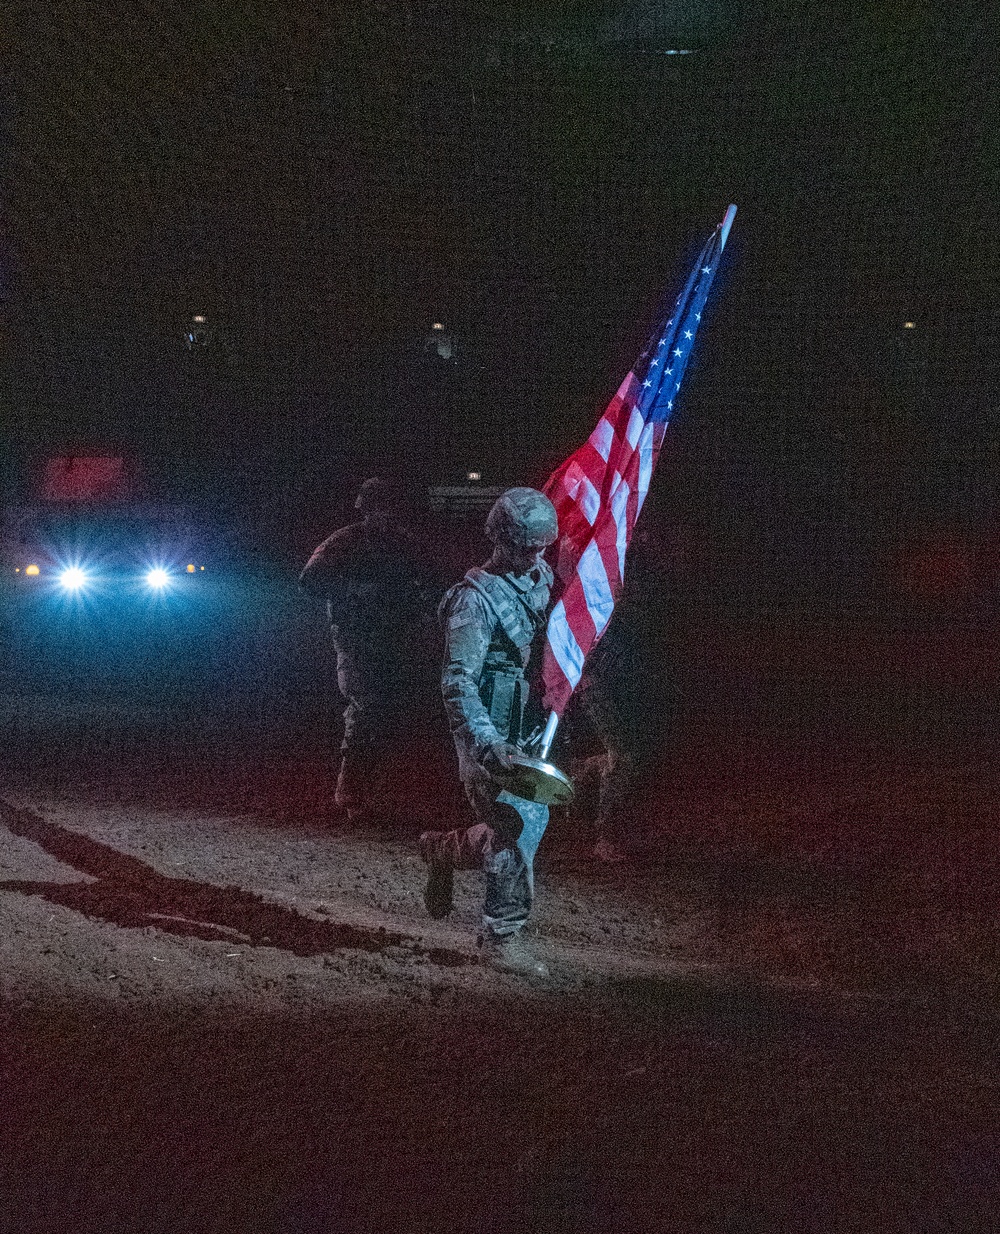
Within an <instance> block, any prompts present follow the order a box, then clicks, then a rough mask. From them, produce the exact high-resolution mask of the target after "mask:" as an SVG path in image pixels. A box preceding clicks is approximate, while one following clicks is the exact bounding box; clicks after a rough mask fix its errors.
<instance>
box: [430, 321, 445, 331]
mask: <svg viewBox="0 0 1000 1234" xmlns="http://www.w3.org/2000/svg"><path fill="white" fill-rule="evenodd" d="M431 329H432V330H443V329H444V322H443V321H435V322H432V324H431Z"/></svg>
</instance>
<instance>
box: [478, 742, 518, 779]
mask: <svg viewBox="0 0 1000 1234" xmlns="http://www.w3.org/2000/svg"><path fill="white" fill-rule="evenodd" d="M519 753H520V751H519V750H518V748H517V746H512V745H511V744H510V742H509V741H495V742H494V743H493V744H492V745H491V746H490V748H489V749H488V750H487V751H486V753H485V754H484V755H483V770H484V771H485V772H486V773H487V775H493V774H494V773H495V772H498V771H500V772H503V771H510V769H511V768H512V767H513V766H514V763H513V759H514V758H515V757H516V756H517V755H518V754H519Z"/></svg>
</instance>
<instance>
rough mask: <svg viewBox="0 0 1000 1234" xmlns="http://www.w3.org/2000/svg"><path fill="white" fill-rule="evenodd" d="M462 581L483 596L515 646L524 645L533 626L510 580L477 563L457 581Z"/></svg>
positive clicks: (531, 635) (532, 631)
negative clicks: (483, 568)
mask: <svg viewBox="0 0 1000 1234" xmlns="http://www.w3.org/2000/svg"><path fill="white" fill-rule="evenodd" d="M463 584H464V585H465V586H467V587H471V588H472V589H473V590H474V591H477V592H478V593H479V594H480V595H481V596H482V597H483V599H484V600H485V601H486V603H487V604H488V605H489V606H490V608H491V609H492V610H493V612H494V613H495V614H496V618H497V621H499V622H500V625H501V626H502V627H503V630H504V633H505V634H506V635H507V637H508V638H509V639H510V640H511V642H513V644H514V646H515V647H525V646H527V644H528V643H530V642H531V640H532V639H533V637H534V634H535V627H534V625H533V623H532V621H531V617H530V616H529V614H528V611H527V609H526V608H525V606H524V604H523V603H522V602H521V600H520V599H519V597H518V594H517V592H516V591H515V590H514V588H513V587H511V586H510V584H509V583H506V582H505V581H504V580H503V579H502V578H500V577H499V576H498V575H496V574H490V572H489V571H488V570H481V569H480V568H479V567H478V566H476V567H474V568H473V569H471V570H469V571H468V572H467V573H466V575H465V578H463V579H462V582H461V583H459V584H458V585H459V586H460V587H461V586H462V585H463Z"/></svg>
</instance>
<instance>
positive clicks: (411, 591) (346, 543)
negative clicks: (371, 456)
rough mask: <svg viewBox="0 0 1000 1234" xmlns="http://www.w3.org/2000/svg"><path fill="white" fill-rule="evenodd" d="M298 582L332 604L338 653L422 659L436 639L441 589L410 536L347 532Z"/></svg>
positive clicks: (361, 529) (328, 544)
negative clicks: (435, 627) (436, 620)
mask: <svg viewBox="0 0 1000 1234" xmlns="http://www.w3.org/2000/svg"><path fill="white" fill-rule="evenodd" d="M299 582H300V584H301V586H302V588H303V589H304V590H305V591H307V592H309V593H310V594H311V595H315V596H319V597H321V598H323V599H325V600H326V604H327V614H328V616H329V618H330V628H331V630H332V632H333V640H334V644H335V645H336V647H337V650H338V652H343V653H346V654H348V655H359V654H360V655H363V656H364V657H365V658H366V659H369V658H371V657H373V656H374V657H376V658H379V657H383V658H387V659H390V660H391V659H398V658H400V657H405V656H407V655H408V654H414V655H417V654H421V653H422V652H423V650H424V649H425V648H426V646H427V645H428V644H429V642H432V641H434V639H433V633H432V632H433V615H434V609H435V606H436V603H437V599H438V597H439V596H440V594H441V589H440V587H438V586H437V583H436V579H435V578H434V575H433V571H432V570H431V569H430V568H429V566H428V564H427V562H426V560H423V559H422V555H421V554H420V552H419V551H418V549H417V546H416V543H415V540H414V537H413V536H412V535H410V534H409V533H408V532H406V531H397V532H396V533H395V534H393V535H388V536H387V535H379V534H377V533H373V532H372V531H371V529H369V528H368V527H366V526H365V524H364V523H352V524H351V525H350V526H348V527H342V528H341V529H340V530H339V531H335V532H334V533H333V535H332V536H329V537H328V538H327V539H326V540H324V541H323V543H322V544H321V545H320V546H319V547H318V548H317V549H316V551H315V552H314V553H313V555H312V556H311V557H310V558H309V560H308V562H307V563H306V566H305V569H304V570H303V571H302V574H301V576H300V578H299Z"/></svg>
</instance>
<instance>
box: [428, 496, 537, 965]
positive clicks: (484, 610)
mask: <svg viewBox="0 0 1000 1234" xmlns="http://www.w3.org/2000/svg"><path fill="white" fill-rule="evenodd" d="M510 494H513V495H514V497H515V500H517V499H518V497H517V495H525V494H527V495H528V497H523V496H522V497H521V498H520V500H522V501H523V502H525V503H526V505H527V506H528V507H529V514H530V513H531V508H530V507H531V501H532V500H535V501H536V502H537V503H538V507H539V508H542V513H543V514H544V516H545V522H544V526H543V527H542V528H540V529H539V527H538V526H534V527H531V526H529V527H528V532H529V533H530V534H534V535H537V536H539V537H540V544H539V546H538V550H536V551H533V552H531V553H530V555H529V557H528V558H527V559H526V562H525V568H524V569H523V570H519V571H515V570H511V571H508V572H505V573H497V572H495V571H494V570H493V569H491V568H490V566H492V565H493V564H494V562H492V561H491V562H490V563H488V564H487V567H485V568H482V569H473V570H470V571H469V572H468V573H467V574H466V575H465V577H464V578H463V579H462V581H461V582H459V583H457V584H456V585H455V586H454V587H452V588H451V590H450V591H448V592H447V593H446V595H445V597H444V600H443V601H442V603H441V608H440V610H439V611H440V618H441V624H442V626H443V628H444V637H445V656H444V666H443V669H442V679H441V692H442V696H443V698H444V704H445V710H446V711H447V713H448V718H449V722H450V724H451V731H452V737H453V739H454V742H455V748H456V751H457V753H458V765H459V776H460V777H461V780H462V783H463V786H464V788H465V792H466V796H467V797H468V799H469V801H470V803H471V805H472V808H473V811H474V812H475V815H476V819H477V821H476V823H475V824H474V825H473V826H471V827H468V828H460V829H458V830H455V831H449V832H426V833H425V834H424V835H423V836H422V837H421V850H422V852H423V855H424V858H425V860H426V861H427V862H428V864H429V865H430V866H431V867H432V872H433V871H437V872H438V873H439V874H440V873H441V872H448V883H447V890H446V895H445V900H444V903H443V904H442V905H441V906H440V907H439V908H435V907H434V906H433V905H432V903H430V902H429V903H428V908H429V909H430V911H431V912H432V913H433V915H435V916H444V915H446V914H447V912H448V911H450V908H451V902H450V897H451V887H450V870H451V869H455V868H459V869H461V868H479V869H482V870H483V873H484V876H485V883H486V892H485V901H484V906H483V933H484V938H485V939H486V940H487V941H489V940H494V941H495V940H501V941H502V940H510V939H512V938H513V936H514V935H516V934H517V932H518V931H519V930H520V929H521V927H522V926H523V925H524V923H525V921H526V919H527V917H528V913H529V911H530V909H531V904H532V899H533V895H534V878H533V861H534V856H535V851H536V850H537V848H538V844H539V842H540V840H541V838H542V834H543V833H544V831H545V827H546V824H547V823H548V817H549V812H548V808H547V807H546V806H543V805H538V804H536V803H535V802H532V801H527V800H525V799H524V798H523V797H517V796H515V795H514V794H512V793H510V792H507V791H506V790H505V789H502V788H500V787H499V785H498V784H496V783H495V782H494V781H493V780H492V779H491V778H490V774H489V768H490V765H491V760H494V759H496V757H497V751H498V750H500V751H503V750H504V749H506V750H510V749H511V747H518V746H520V745H521V744H522V743H523V742H524V740H525V739H526V737H527V736H528V734H529V732H530V731H531V730H532V729H533V728H534V727H535V723H536V721H537V720H538V719H539V718H540V715H539V713H537V712H536V709H535V707H534V706H533V699H532V698H531V696H530V692H529V685H528V681H529V675H530V674H529V665H530V664H531V660H532V651H533V650H534V649H535V648H536V646H537V642H538V639H539V636H540V635H541V634H542V632H543V631H544V628H545V621H546V615H547V610H548V605H549V595H550V588H551V586H552V578H553V576H552V571H551V569H550V568H549V566H548V565H547V564H546V563H545V562H544V561H543V560H542V558H541V555H540V548H541V547H543V546H544V545H545V544H547V543H551V541H552V540H553V539H554V538H555V511H554V510H552V507H551V505H550V503H549V502H548V501H547V499H546V498H544V497H542V496H541V494H539V493H535V492H534V490H530V489H514V490H510V491H509V494H508V495H510ZM508 495H505V496H508ZM500 500H501V502H502V501H503V500H504V498H501V499H500ZM542 503H544V507H542ZM497 504H498V505H499V504H500V503H499V502H498V503H497ZM494 510H496V507H494ZM492 517H493V512H491V518H492ZM525 517H526V518H527V516H525ZM494 522H495V520H494ZM490 528H491V524H490V522H489V521H488V522H487V530H488V532H489V531H490ZM516 532H517V528H516V527H515V529H514V533H511V532H510V530H509V529H508V530H507V531H506V532H505V533H503V534H507V535H511V534H516ZM500 535H501V533H500V532H498V533H497V537H498V538H499V536H500ZM522 551H523V549H522ZM430 886H431V884H430V883H429V888H430ZM534 968H535V971H539V966H537V965H535V966H534Z"/></svg>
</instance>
